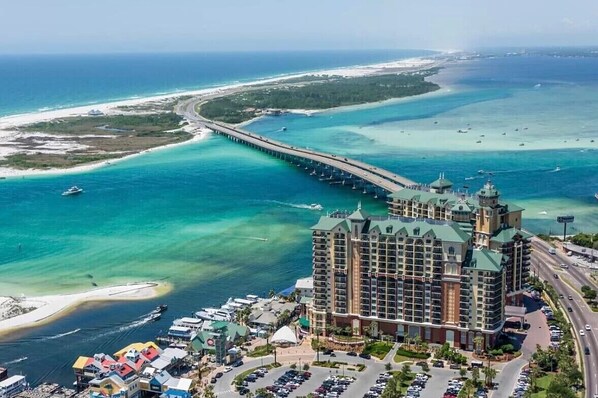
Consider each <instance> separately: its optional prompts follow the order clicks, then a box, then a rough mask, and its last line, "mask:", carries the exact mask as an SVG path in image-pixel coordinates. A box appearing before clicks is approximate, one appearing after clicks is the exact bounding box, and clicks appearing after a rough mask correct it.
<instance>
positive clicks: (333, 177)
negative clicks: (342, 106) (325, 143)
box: [177, 99, 417, 198]
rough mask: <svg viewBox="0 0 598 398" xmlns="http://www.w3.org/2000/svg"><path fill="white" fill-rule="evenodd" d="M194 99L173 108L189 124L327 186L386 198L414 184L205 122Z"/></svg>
mask: <svg viewBox="0 0 598 398" xmlns="http://www.w3.org/2000/svg"><path fill="white" fill-rule="evenodd" d="M197 102H198V99H192V100H188V101H185V102H183V103H181V104H180V105H179V106H177V112H178V113H179V114H182V115H183V116H185V117H186V118H187V119H189V120H190V121H195V122H198V123H200V124H201V125H204V126H205V127H207V128H209V129H210V130H212V131H214V132H215V133H217V134H220V135H223V136H226V137H228V138H229V139H231V140H232V141H235V142H238V143H241V144H244V145H247V146H250V147H252V148H255V149H258V150H260V151H263V152H266V153H268V154H270V155H272V156H275V157H277V158H280V159H283V160H285V161H287V162H289V163H292V164H294V165H296V166H298V167H302V168H304V169H305V170H306V171H307V172H309V173H310V175H313V176H317V177H318V178H319V179H320V180H321V181H326V182H328V183H329V184H342V185H348V186H350V187H352V188H353V189H356V190H357V189H358V190H360V191H362V192H363V193H370V194H373V195H374V196H377V197H380V198H386V196H387V195H388V194H389V193H392V192H396V191H398V190H400V189H402V188H405V187H409V186H415V185H417V183H416V182H415V181H412V180H410V179H408V178H405V177H403V176H401V175H398V174H395V173H392V172H390V171H388V170H385V169H381V168H378V167H375V166H372V165H370V164H367V163H364V162H360V161H357V160H355V159H350V158H347V157H343V156H337V155H333V154H328V153H324V152H319V151H314V150H310V149H307V148H298V147H295V146H291V145H288V144H285V143H283V142H280V141H276V140H272V139H270V138H267V137H263V136H261V135H259V134H255V133H250V132H248V131H244V130H242V129H240V128H237V127H234V126H231V125H229V124H226V123H220V122H213V121H210V120H207V119H205V118H203V117H201V116H200V115H198V114H197V112H196V111H195V105H196V104H197Z"/></svg>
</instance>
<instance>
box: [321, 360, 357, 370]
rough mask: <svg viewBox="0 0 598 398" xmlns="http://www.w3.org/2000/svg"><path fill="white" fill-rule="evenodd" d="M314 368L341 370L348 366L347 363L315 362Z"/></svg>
mask: <svg viewBox="0 0 598 398" xmlns="http://www.w3.org/2000/svg"><path fill="white" fill-rule="evenodd" d="M312 365H313V366H319V367H321V368H330V369H340V367H341V365H348V363H347V362H336V361H320V362H318V361H314V362H312Z"/></svg>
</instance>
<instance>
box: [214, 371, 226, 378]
mask: <svg viewBox="0 0 598 398" xmlns="http://www.w3.org/2000/svg"><path fill="white" fill-rule="evenodd" d="M223 375H224V373H222V372H218V373H216V374H215V375H214V378H216V379H219V378H221V377H222V376H223Z"/></svg>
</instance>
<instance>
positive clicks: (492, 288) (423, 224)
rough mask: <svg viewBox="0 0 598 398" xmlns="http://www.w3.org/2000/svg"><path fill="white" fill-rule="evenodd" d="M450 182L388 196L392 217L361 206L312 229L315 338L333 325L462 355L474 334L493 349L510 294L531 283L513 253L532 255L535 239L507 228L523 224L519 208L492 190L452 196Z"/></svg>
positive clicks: (311, 312)
mask: <svg viewBox="0 0 598 398" xmlns="http://www.w3.org/2000/svg"><path fill="white" fill-rule="evenodd" d="M439 184H441V185H443V188H435V187H434V186H437V185H439ZM449 185H450V182H448V181H447V180H445V179H444V178H441V179H440V180H439V181H435V183H433V184H432V186H431V187H417V188H409V189H406V190H402V191H399V192H397V193H395V194H393V195H391V201H390V212H391V215H390V216H386V217H374V216H370V215H368V214H367V213H366V212H365V211H364V210H362V209H361V208H359V209H357V210H356V211H355V212H353V213H351V214H349V213H346V212H335V213H333V214H330V215H328V216H325V217H321V219H320V220H319V222H318V223H317V224H316V225H315V226H314V227H313V228H312V230H313V234H312V238H313V278H314V298H313V301H312V303H311V305H310V308H309V317H310V327H311V329H312V332H314V333H326V330H327V326H329V325H335V326H341V327H347V326H349V327H350V328H351V329H352V330H353V332H354V334H358V335H359V334H363V333H366V332H367V333H368V334H370V335H374V336H378V335H380V334H384V335H387V336H388V335H391V336H393V337H396V338H397V339H398V340H401V339H403V338H404V337H406V336H420V337H421V338H422V339H423V340H425V341H429V342H433V343H444V342H445V341H446V342H449V343H451V344H452V345H454V346H457V347H461V348H464V349H473V346H474V339H475V337H476V336H482V337H484V340H485V343H486V344H488V345H489V344H492V342H493V341H494V339H495V338H496V336H497V334H498V333H499V332H500V330H501V329H502V326H503V324H504V319H505V305H506V304H507V295H508V294H510V293H512V292H517V291H519V290H521V289H520V288H521V285H522V284H523V283H524V282H525V279H526V278H527V272H528V271H527V269H528V266H527V265H526V264H527V263H526V262H525V261H523V262H520V261H519V260H513V258H512V257H511V256H510V254H509V253H513V252H514V251H517V250H522V252H526V253H529V243H526V242H527V241H528V238H529V236H528V235H527V234H525V233H523V232H521V231H519V230H518V229H516V228H515V225H513V226H510V227H507V226H506V224H508V222H510V221H513V223H515V221H514V220H515V219H517V221H516V222H518V223H519V224H520V222H521V210H522V209H519V208H515V207H510V208H509V207H505V206H508V205H505V204H502V203H500V202H499V201H498V192H497V191H496V190H495V189H494V187H492V186H491V185H490V184H487V185H486V186H485V187H484V188H483V189H482V190H480V192H478V194H477V196H475V197H473V196H470V197H458V196H457V195H454V194H451V193H450V192H449V188H450V186H449ZM404 191H405V192H404ZM416 194H419V197H416V196H417V195H416ZM474 201H475V205H474ZM449 202H452V203H449ZM516 213H518V214H516ZM509 214H512V215H509ZM505 217H506V218H507V219H508V220H507V221H506V222H503V224H504V225H502V227H499V228H496V229H495V230H492V228H493V227H494V226H495V224H496V223H497V222H500V221H505ZM519 224H517V225H519ZM478 230H479V233H478V232H477V231H478ZM518 242H523V243H522V247H520V246H519V244H518ZM524 257H525V255H522V256H521V258H522V259H523V258H524ZM513 264H517V265H516V267H521V268H520V269H519V270H517V269H513V268H514V267H515V266H514V265H513ZM515 287H517V288H518V289H515ZM512 297H515V296H514V295H512Z"/></svg>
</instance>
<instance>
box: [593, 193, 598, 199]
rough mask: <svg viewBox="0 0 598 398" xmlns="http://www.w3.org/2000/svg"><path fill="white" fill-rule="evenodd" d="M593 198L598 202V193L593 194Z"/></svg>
mask: <svg viewBox="0 0 598 398" xmlns="http://www.w3.org/2000/svg"><path fill="white" fill-rule="evenodd" d="M594 198H596V200H598V192H596V193H595V194H594Z"/></svg>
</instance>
